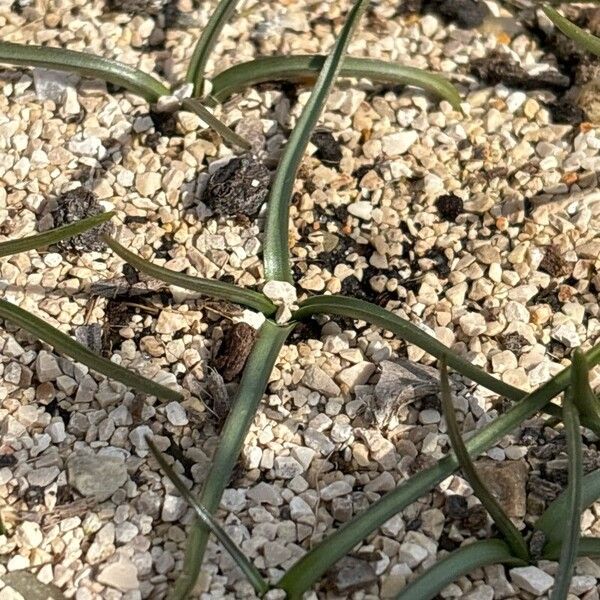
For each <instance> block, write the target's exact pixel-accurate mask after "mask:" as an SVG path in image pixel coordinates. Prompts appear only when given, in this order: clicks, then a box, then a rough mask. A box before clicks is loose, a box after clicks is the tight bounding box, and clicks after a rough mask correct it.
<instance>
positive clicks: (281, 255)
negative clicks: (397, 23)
mask: <svg viewBox="0 0 600 600" xmlns="http://www.w3.org/2000/svg"><path fill="white" fill-rule="evenodd" d="M368 3H369V0H357V1H356V2H355V4H354V5H353V6H352V8H351V9H350V12H349V14H348V17H347V18H346V22H345V23H344V26H343V28H342V31H341V32H340V35H339V36H338V38H337V41H336V43H335V45H334V47H333V50H332V51H331V53H330V54H329V56H328V57H327V59H326V60H325V62H324V63H323V68H322V70H321V72H320V73H319V76H318V78H317V81H316V83H315V85H314V88H313V90H312V93H311V95H310V98H309V100H308V102H307V103H306V106H305V107H304V109H303V111H302V114H301V115H300V118H299V119H298V122H297V123H296V126H295V127H294V129H293V131H292V133H291V135H290V137H289V139H288V142H287V144H286V145H285V148H284V151H283V156H282V157H281V160H280V162H279V166H278V168H277V171H276V173H275V178H274V180H273V184H272V186H271V190H270V193H269V197H268V203H267V219H266V224H265V241H264V246H263V264H264V268H265V277H266V279H267V281H269V280H276V281H287V282H289V283H292V272H291V270H290V256H289V205H290V201H291V198H292V194H293V191H294V181H295V178H296V173H297V172H298V169H299V167H300V163H301V161H302V157H303V155H304V152H305V150H306V146H307V145H308V142H309V140H310V136H311V133H312V130H313V128H314V127H315V125H316V124H317V121H318V119H319V116H320V114H321V112H322V110H323V108H324V106H325V102H326V101H327V97H328V95H329V92H330V90H331V88H332V86H333V84H334V82H335V79H336V77H337V75H338V72H339V70H340V68H341V62H342V59H343V56H344V54H345V52H346V48H347V47H348V44H349V42H350V39H351V37H352V34H353V33H354V29H355V28H356V26H357V25H358V21H359V20H360V17H361V16H362V14H363V12H364V11H365V9H366V8H367V5H368Z"/></svg>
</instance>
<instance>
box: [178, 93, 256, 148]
mask: <svg viewBox="0 0 600 600" xmlns="http://www.w3.org/2000/svg"><path fill="white" fill-rule="evenodd" d="M181 105H182V106H183V108H187V109H189V110H190V111H191V112H195V113H196V114H197V115H198V116H199V117H200V118H201V119H202V120H203V121H204V122H205V123H206V124H207V125H208V126H209V127H211V128H212V129H214V130H215V131H216V132H217V133H218V134H219V135H220V136H221V137H222V138H223V139H224V140H226V141H228V142H229V143H230V144H233V145H234V146H239V147H240V148H243V149H244V150H249V149H251V148H252V144H250V142H249V141H248V140H246V139H244V138H243V137H242V136H241V135H238V134H237V133H236V132H235V131H233V129H230V128H229V127H228V126H227V125H225V123H223V121H220V120H219V119H217V117H215V115H213V114H212V113H211V112H210V110H208V108H206V107H205V106H203V105H202V103H201V102H200V100H198V98H185V99H184V100H182V102H181Z"/></svg>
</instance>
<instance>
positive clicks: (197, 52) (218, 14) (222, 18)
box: [185, 0, 239, 95]
mask: <svg viewBox="0 0 600 600" xmlns="http://www.w3.org/2000/svg"><path fill="white" fill-rule="evenodd" d="M238 2H239V0H221V1H220V2H219V3H218V4H217V8H216V9H215V11H214V12H213V14H212V15H211V16H210V19H209V20H208V23H207V24H206V27H205V28H204V29H203V30H202V34H201V35H200V38H199V40H198V43H197V44H196V47H195V48H194V52H193V53H192V57H191V59H190V63H189V65H188V68H187V72H186V75H185V79H186V81H187V82H188V83H192V84H193V85H194V95H200V94H202V87H203V82H204V75H205V69H206V63H207V62H208V57H209V56H210V53H211V51H212V49H213V48H214V47H215V45H216V43H217V38H218V37H219V35H220V33H221V31H223V27H225V25H226V24H227V21H228V20H229V18H230V17H231V15H232V14H233V13H234V11H235V7H236V6H237V4H238Z"/></svg>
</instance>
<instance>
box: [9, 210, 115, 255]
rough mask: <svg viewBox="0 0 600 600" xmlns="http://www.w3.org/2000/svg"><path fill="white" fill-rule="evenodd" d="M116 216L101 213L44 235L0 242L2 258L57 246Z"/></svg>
mask: <svg viewBox="0 0 600 600" xmlns="http://www.w3.org/2000/svg"><path fill="white" fill-rule="evenodd" d="M114 214H115V213H114V212H106V213H101V214H99V215H94V216H93V217H89V218H87V219H82V220H81V221H77V222H76V223H69V225H63V226H62V227H56V228H55V229H51V230H50V231H45V232H44V233H38V234H36V235H30V236H28V237H25V238H20V239H18V240H9V241H8V242H0V256H9V255H11V254H18V253H19V252H27V250H35V249H37V248H43V247H45V246H49V245H50V244H56V243H57V242H60V241H61V240H65V239H67V238H70V237H73V236H74V235H79V234H80V233H83V232H84V231H87V230H88V229H92V228H93V227H97V226H98V225H102V223H106V221H108V220H110V218H111V217H113V216H114Z"/></svg>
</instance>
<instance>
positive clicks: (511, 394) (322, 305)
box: [293, 295, 525, 400]
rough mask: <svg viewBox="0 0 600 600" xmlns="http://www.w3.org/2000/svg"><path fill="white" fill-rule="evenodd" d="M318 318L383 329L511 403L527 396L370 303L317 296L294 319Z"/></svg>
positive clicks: (306, 302)
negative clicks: (364, 323) (338, 317)
mask: <svg viewBox="0 0 600 600" xmlns="http://www.w3.org/2000/svg"><path fill="white" fill-rule="evenodd" d="M315 314H330V315H341V316H344V317H350V318H351V319H357V320H362V321H367V323H371V324H373V325H377V326H379V327H383V328H384V329H387V330H388V331H391V332H392V333H394V334H395V335H397V336H398V337H400V338H401V339H403V340H405V341H406V342H409V343H411V344H414V345H415V346H418V347H419V348H422V349H423V350H425V351H427V352H429V354H431V355H432V356H435V357H436V358H438V359H439V358H442V356H446V359H447V361H448V366H450V367H452V368H453V369H456V370H457V371H458V372H459V373H460V374H461V375H464V376H465V377H468V378H469V379H472V380H473V381H475V382H477V383H479V384H480V385H482V386H484V387H486V388H488V389H489V390H492V391H493V392H495V393H496V394H498V395H500V396H505V397H506V398H510V399H511V400H520V399H521V398H523V396H524V395H525V392H523V391H521V390H519V389H518V388H516V387H513V386H512V385H508V384H507V383H504V382H503V381H500V380H499V379H496V378H495V377H493V376H492V375H490V374H489V373H486V372H485V371H484V370H483V369H480V368H479V367H477V366H476V365H474V364H472V363H471V362H470V361H468V360H466V359H464V358H462V357H461V356H460V355H459V354H457V353H456V352H453V351H452V350H450V349H449V348H448V347H447V346H444V344H442V343H441V342H440V341H438V340H437V339H435V338H434V337H432V336H430V335H429V334H428V333H425V331H423V329H421V328H420V327H419V326H417V325H415V324H413V323H411V322H410V321H407V320H406V319H402V318H401V317H399V316H397V315H395V314H394V313H392V312H390V311H388V310H385V309H384V308H381V307H380V306H376V305H374V304H371V303H370V302H365V301H364V300H357V299H356V298H347V297H345V296H337V295H332V296H317V297H314V298H309V299H308V300H305V301H304V302H302V303H301V304H300V308H299V310H297V311H296V312H295V313H294V315H293V318H294V319H298V320H301V319H305V318H306V317H310V316H312V315H315Z"/></svg>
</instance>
